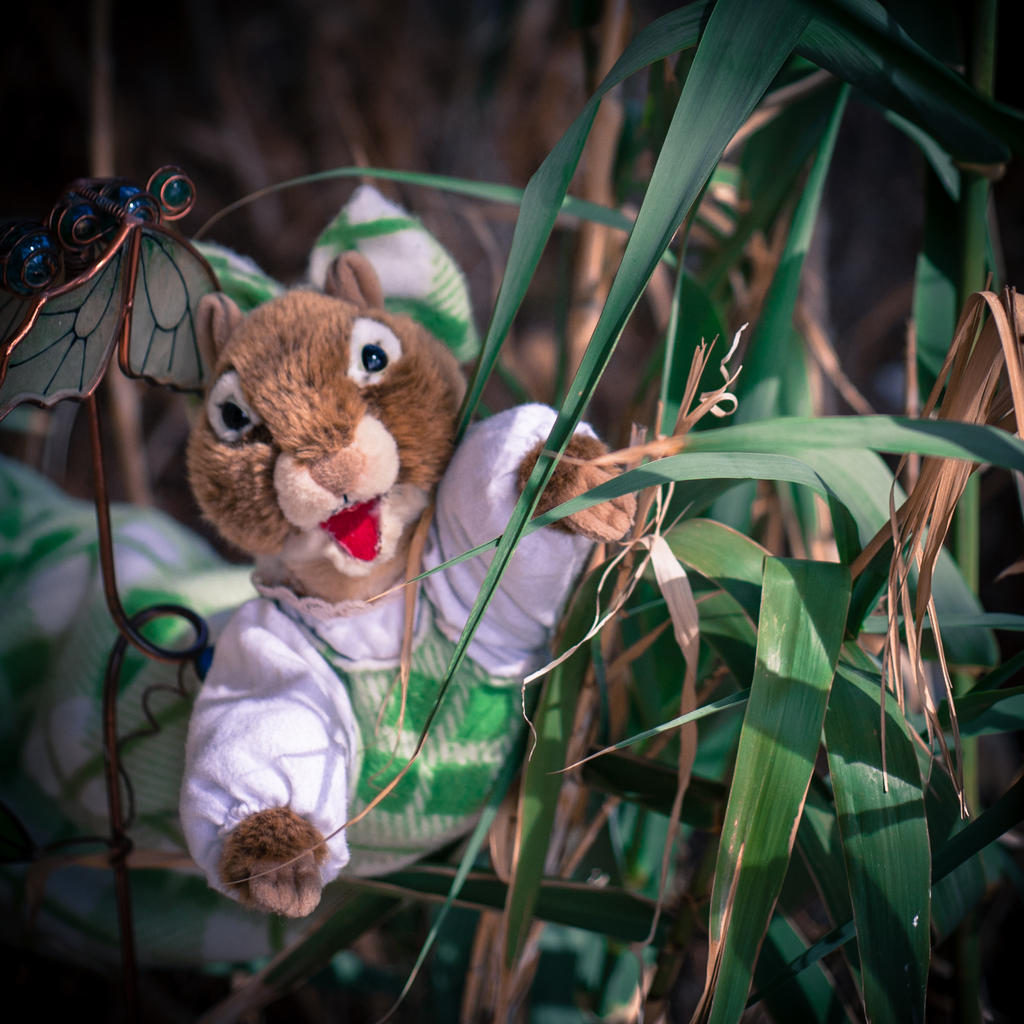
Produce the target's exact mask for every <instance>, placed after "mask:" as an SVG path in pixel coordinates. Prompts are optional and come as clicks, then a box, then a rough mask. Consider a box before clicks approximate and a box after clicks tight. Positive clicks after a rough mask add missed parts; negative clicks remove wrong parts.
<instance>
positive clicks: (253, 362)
mask: <svg viewBox="0 0 1024 1024" xmlns="http://www.w3.org/2000/svg"><path fill="white" fill-rule="evenodd" d="M326 287H327V289H328V292H329V294H323V293H319V292H312V291H299V290H296V291H291V292H288V293H286V294H284V295H282V296H280V297H279V298H276V299H273V300H272V301H270V302H268V303H266V304H264V305H262V306H260V307H258V308H257V309H255V310H253V312H251V313H250V314H248V316H244V315H243V314H242V313H241V312H240V311H239V309H238V307H237V306H235V304H234V303H233V302H232V301H231V299H229V298H228V297H227V296H225V295H220V294H218V295H212V296H208V297H206V298H205V299H204V300H203V301H202V303H201V304H200V309H199V323H198V328H197V329H198V333H199V338H200V343H201V344H203V345H204V346H205V347H206V349H207V357H208V361H209V364H210V365H211V366H213V367H214V373H213V376H212V380H213V383H212V385H211V386H210V388H209V390H208V391H207V395H206V408H205V411H204V414H203V415H201V416H199V417H198V418H197V421H196V423H195V425H194V427H193V430H192V435H191V438H190V440H189V447H188V469H189V478H190V482H191V485H192V490H193V492H194V493H195V495H196V498H197V500H198V502H199V504H200V507H201V508H202V510H203V512H204V514H205V515H206V517H207V518H208V519H209V520H210V521H211V522H212V523H213V524H214V525H215V526H216V528H217V529H218V530H219V531H220V533H221V534H222V535H223V536H224V537H225V538H226V539H227V540H229V541H230V542H231V543H233V544H235V545H236V546H238V547H239V548H241V549H242V550H243V551H245V552H247V553H249V554H253V555H256V556H258V558H259V561H260V570H261V573H262V574H263V575H264V577H265V578H267V579H268V581H269V582H282V583H286V584H288V585H289V586H293V587H294V588H295V589H296V590H297V591H299V592H300V593H303V594H308V595H310V596H314V597H322V598H324V599H326V600H332V601H334V600H343V599H345V598H349V597H368V596H372V594H373V593H376V592H379V589H382V588H383V587H385V586H387V585H389V584H390V583H391V582H393V580H394V579H396V578H397V577H398V576H399V575H401V572H402V569H403V568H404V553H405V550H406V548H407V546H408V541H409V537H410V535H411V531H412V528H413V526H414V525H415V522H416V520H417V519H418V518H419V516H420V513H421V512H422V510H423V509H424V508H425V507H426V505H427V504H428V503H429V501H430V499H431V497H432V494H433V490H434V488H435V486H436V484H437V482H438V481H439V480H440V478H441V475H442V474H443V473H444V470H445V467H446V466H447V465H448V460H449V458H450V457H451V452H452V444H453V438H454V431H455V423H456V417H457V414H458V407H459V403H460V402H461V400H462V395H463V392H464V390H465V383H464V381H463V378H462V375H461V372H460V371H459V367H458V364H457V362H456V360H455V358H454V356H453V355H452V354H451V353H450V352H449V351H448V349H447V348H446V347H445V346H444V345H443V344H442V343H441V342H439V341H437V339H435V338H434V337H432V336H431V335H430V334H428V333H427V332H426V331H425V330H424V329H423V328H421V327H420V326H419V325H418V324H416V323H415V322H414V321H412V320H410V319H409V318H407V317H403V316H394V315H392V314H389V313H386V312H385V311H383V310H382V309H380V308H376V307H372V306H370V305H368V303H371V302H379V301H380V295H381V292H380V285H379V282H378V281H377V278H376V274H375V272H374V271H373V268H372V266H371V265H370V264H369V262H368V261H367V260H366V259H365V258H364V257H362V256H360V255H358V254H355V253H346V254H344V255H343V256H341V257H339V259H338V261H336V263H335V265H334V266H333V267H332V268H331V272H330V273H329V274H328V276H327V286H326Z"/></svg>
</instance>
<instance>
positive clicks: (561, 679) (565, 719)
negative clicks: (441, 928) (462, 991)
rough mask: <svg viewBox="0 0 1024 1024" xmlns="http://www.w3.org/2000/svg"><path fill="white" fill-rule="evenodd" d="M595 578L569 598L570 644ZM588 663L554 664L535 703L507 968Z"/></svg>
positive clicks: (544, 845) (589, 615) (584, 653)
mask: <svg viewBox="0 0 1024 1024" xmlns="http://www.w3.org/2000/svg"><path fill="white" fill-rule="evenodd" d="M596 584H597V577H596V575H594V576H592V577H591V579H590V580H589V581H588V583H587V584H586V585H584V587H583V588H582V589H581V590H580V592H579V593H578V594H577V595H576V597H575V599H574V600H573V603H572V606H571V608H570V609H569V614H568V616H567V619H566V625H565V630H564V633H565V636H566V637H567V638H571V639H569V640H568V642H569V643H572V642H573V640H574V639H575V638H577V637H581V636H583V635H585V633H586V632H587V629H588V628H589V625H590V622H591V621H592V619H593V614H594V606H595V603H596V601H597V586H596ZM588 660H589V649H588V648H587V647H586V645H584V646H583V647H581V648H579V650H577V651H576V652H575V653H574V654H573V655H572V656H571V657H570V658H568V659H566V660H565V661H563V662H562V663H561V664H560V665H557V666H555V668H554V669H552V670H551V672H550V673H549V674H548V676H547V678H546V679H545V681H544V691H543V694H542V696H541V699H540V705H539V706H538V708H537V712H536V714H535V715H534V728H535V729H536V737H535V740H536V745H535V746H534V747H533V750H532V753H531V754H530V756H529V760H528V761H527V763H526V768H525V770H524V772H523V781H522V796H521V798H520V817H519V821H518V822H517V827H518V843H517V848H518V858H517V861H516V866H515V872H514V874H513V877H512V880H511V884H510V886H509V890H508V899H507V902H506V905H505V925H506V927H505V962H506V964H508V965H509V966H511V965H512V964H513V963H514V962H515V960H516V958H517V957H518V956H519V953H520V952H521V951H522V947H523V943H524V942H525V941H526V936H527V933H528V932H529V928H530V922H531V920H532V918H533V912H534V906H535V904H536V901H537V894H538V892H539V890H540V883H541V879H542V878H543V877H544V865H545V861H546V859H547V853H548V842H549V839H550V836H551V828H552V826H553V824H554V820H555V812H556V810H557V806H558V794H559V791H560V790H561V788H562V782H563V781H564V779H563V776H562V775H560V774H558V773H559V772H561V770H562V769H563V768H564V767H565V761H566V748H567V746H568V743H569V736H570V734H571V732H572V724H573V719H574V717H575V713H576V701H577V698H578V696H579V691H580V686H581V685H582V682H583V674H584V672H585V671H586V668H587V664H588Z"/></svg>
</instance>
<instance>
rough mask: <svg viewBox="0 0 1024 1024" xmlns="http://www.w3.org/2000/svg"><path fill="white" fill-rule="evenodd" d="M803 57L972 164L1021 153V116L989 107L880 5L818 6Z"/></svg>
mask: <svg viewBox="0 0 1024 1024" xmlns="http://www.w3.org/2000/svg"><path fill="white" fill-rule="evenodd" d="M814 8H815V15H814V18H813V20H812V21H811V24H810V25H809V26H808V28H807V30H806V32H804V35H803V37H802V38H801V40H800V46H799V52H800V53H801V54H802V55H803V56H805V57H807V59H808V60H811V61H813V62H814V63H815V64H817V65H819V66H820V67H823V68H827V69H828V70H829V71H831V72H832V73H833V74H834V75H836V77H837V78H841V79H843V80H844V81H847V82H850V83H851V84H853V85H855V86H857V87H858V88H860V89H863V90H864V91H865V92H866V93H868V94H869V95H870V96H871V97H872V98H873V99H875V100H877V101H878V102H879V103H880V104H881V105H882V106H883V107H885V108H888V109H890V110H895V111H896V112H897V113H899V114H902V115H903V116H904V117H906V118H908V119H909V120H910V121H912V122H914V123H915V124H917V125H919V126H920V127H921V128H923V129H924V130H925V131H927V132H928V133H929V134H930V135H932V136H934V137H935V138H936V139H938V140H939V142H940V143H941V144H942V145H943V147H944V148H945V149H946V150H947V151H948V152H949V153H950V155H951V156H952V157H953V158H954V159H956V160H960V161H964V162H967V163H980V164H991V163H1002V162H1004V161H1006V160H1008V159H1009V157H1010V152H1011V150H1012V151H1013V152H1020V151H1021V149H1022V148H1024V126H1022V121H1021V118H1020V115H1019V114H1017V113H1016V112H1015V111H1009V110H1007V109H1005V108H1001V107H999V106H997V105H996V104H993V103H991V102H989V101H987V100H986V99H985V98H984V97H982V96H981V95H979V94H978V93H977V92H975V91H974V90H973V89H971V88H970V87H969V86H968V85H967V84H966V82H965V81H964V80H963V79H962V78H961V77H960V76H959V75H957V74H955V73H954V72H953V71H951V70H950V69H949V68H947V67H946V66H945V65H944V64H943V63H942V62H941V61H939V60H937V59H936V58H934V57H932V56H931V55H930V54H929V53H927V52H926V51H925V50H924V49H922V48H921V47H920V46H918V45H917V44H916V43H915V42H914V41H913V40H912V39H911V38H910V37H909V36H908V35H907V34H906V32H904V31H903V29H902V28H901V27H900V26H899V24H898V23H897V22H896V21H895V19H894V18H893V17H892V16H891V15H890V14H889V12H888V11H887V10H886V9H885V8H884V7H883V6H882V4H880V3H878V2H877V0H816V2H815V4H814Z"/></svg>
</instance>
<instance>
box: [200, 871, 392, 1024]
mask: <svg viewBox="0 0 1024 1024" xmlns="http://www.w3.org/2000/svg"><path fill="white" fill-rule="evenodd" d="M336 885H337V886H338V887H342V886H344V885H345V883H336ZM401 903H402V900H401V898H399V897H396V896H392V895H382V894H380V893H375V892H361V891H359V890H358V889H355V888H352V887H348V891H347V893H346V896H345V900H344V903H343V904H342V906H341V907H340V908H339V909H338V910H337V912H336V913H334V914H332V915H331V916H330V917H329V918H327V919H326V920H324V921H323V922H321V923H320V924H319V925H316V926H315V927H313V928H311V929H310V930H309V931H308V932H306V933H305V934H304V935H303V936H302V938H301V939H299V940H298V941H297V942H295V943H294V944H293V945H291V946H289V947H288V948H287V949H285V950H283V951H282V952H281V953H279V954H278V955H277V956H275V957H274V958H273V960H271V961H270V963H269V964H267V966H266V967H264V968H263V969H262V970H261V971H259V972H258V973H256V974H254V975H252V976H251V977H250V978H247V979H246V981H245V982H244V984H242V985H240V986H239V987H238V988H236V989H235V990H234V991H233V992H232V993H231V995H229V996H228V997H227V998H226V999H224V1000H223V1001H222V1002H220V1003H218V1004H217V1005H216V1006H214V1007H213V1008H212V1009H210V1010H208V1011H207V1012H206V1013H205V1014H204V1015H203V1020H204V1021H205V1022H207V1024H228V1022H231V1021H237V1020H241V1019H243V1018H245V1017H247V1016H248V1015H250V1014H253V1013H255V1011H257V1010H259V1009H260V1007H263V1006H266V1005H267V1004H268V1003H271V1002H273V1001H274V1000H275V999H280V998H281V996H283V995H285V994H286V993H287V992H290V991H291V990H292V989H294V988H295V987H296V986H297V985H300V984H301V983H302V982H304V981H306V980H307V979H309V978H310V977H312V975H314V974H315V973H316V972H317V971H319V970H320V969H321V968H323V967H324V966H325V965H326V964H327V963H328V962H329V961H330V959H331V957H332V956H334V954H335V953H337V952H338V950H339V949H344V948H345V947H346V946H348V945H351V944H352V943H353V942H354V941H355V940H356V939H357V938H359V936H360V935H362V934H363V933H364V932H367V931H369V930H370V929H371V928H374V927H376V926H377V925H379V924H380V923H381V921H382V920H384V919H385V918H386V917H387V916H388V915H389V914H390V913H391V912H392V911H393V910H395V909H396V908H397V907H399V906H400V905H401Z"/></svg>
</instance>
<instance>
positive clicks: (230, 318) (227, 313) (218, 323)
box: [196, 292, 245, 368]
mask: <svg viewBox="0 0 1024 1024" xmlns="http://www.w3.org/2000/svg"><path fill="white" fill-rule="evenodd" d="M244 319H245V314H244V313H243V312H242V311H241V309H239V308H238V305H237V303H236V302H235V301H234V299H232V298H230V297H229V296H227V295H225V294H224V292H212V293H211V294H210V295H204V296H203V297H202V298H201V299H200V300H199V306H198V307H197V309H196V340H197V341H198V342H199V350H200V353H201V354H202V357H203V362H204V363H205V365H206V366H208V367H211V368H212V367H213V366H214V364H215V363H216V362H217V355H218V353H219V352H220V351H221V349H222V348H223V347H224V345H225V344H226V343H227V340H228V338H230V337H231V335H232V334H233V333H234V331H235V328H236V327H237V326H238V325H239V324H240V323H241V322H242V321H243V320H244Z"/></svg>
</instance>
